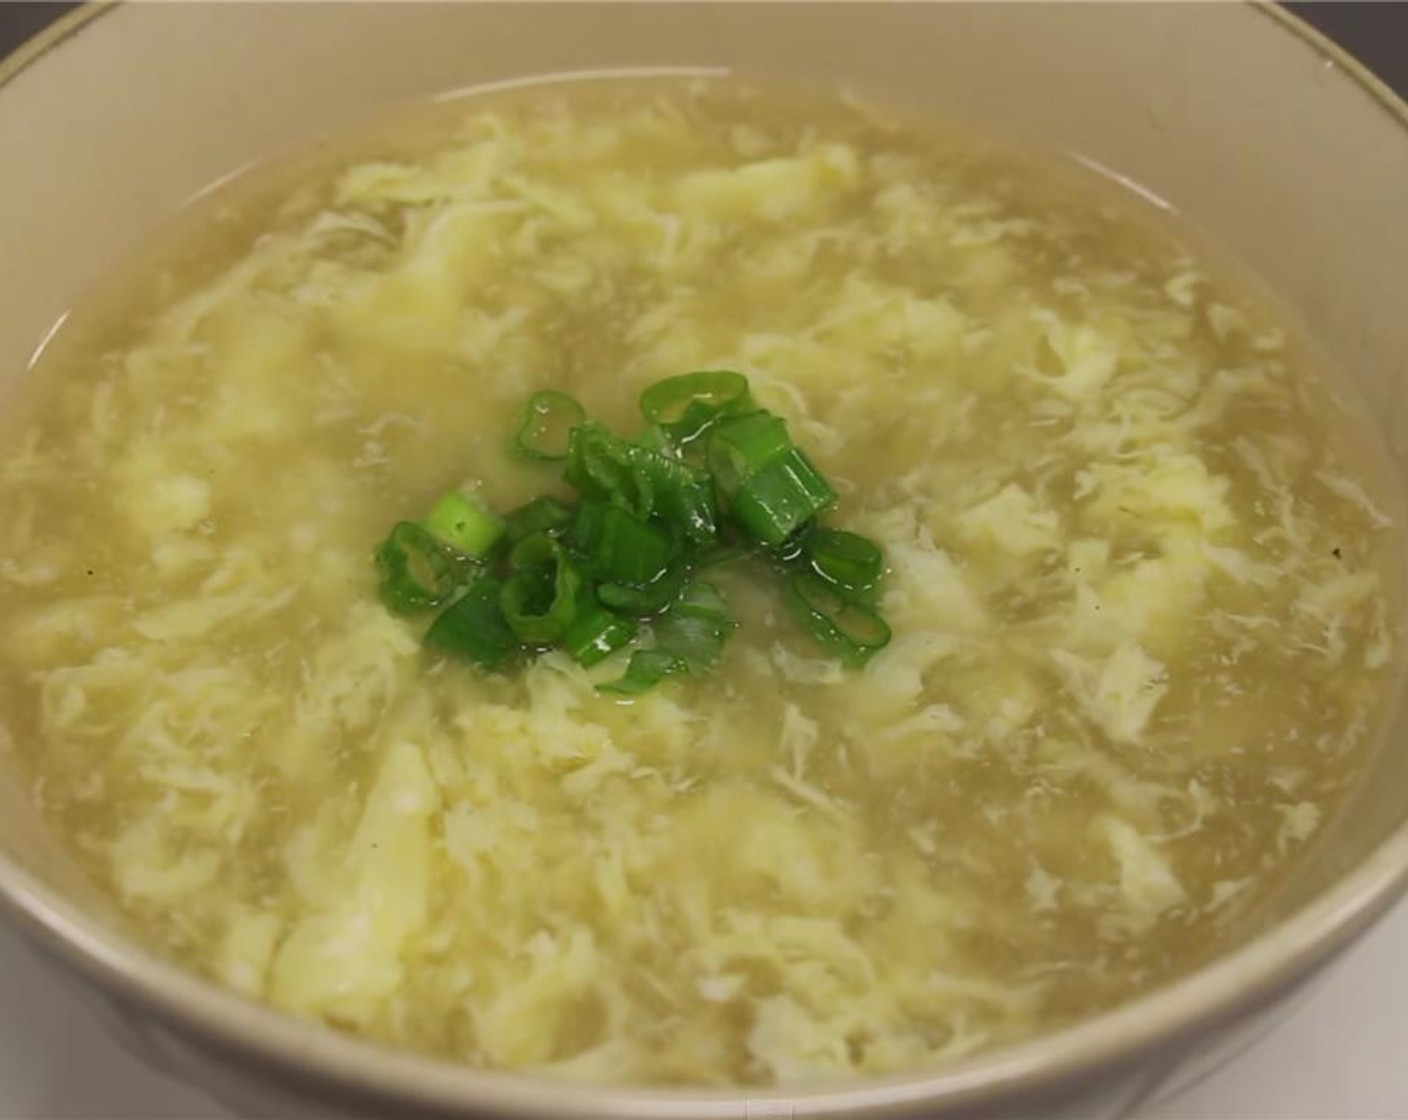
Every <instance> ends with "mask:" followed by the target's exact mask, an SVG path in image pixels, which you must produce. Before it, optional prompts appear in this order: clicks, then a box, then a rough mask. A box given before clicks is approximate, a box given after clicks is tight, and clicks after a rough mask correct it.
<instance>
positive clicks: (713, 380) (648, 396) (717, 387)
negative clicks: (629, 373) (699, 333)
mask: <svg viewBox="0 0 1408 1120" xmlns="http://www.w3.org/2000/svg"><path fill="white" fill-rule="evenodd" d="M748 401H749V396H748V379H747V378H746V377H744V376H743V375H742V374H741V373H734V372H733V371H732V370H727V369H713V370H701V371H699V372H698V373H682V374H680V375H679V376H678V377H667V378H665V379H664V380H663V381H657V382H656V383H655V384H654V385H652V386H650V388H648V389H646V390H645V392H643V393H642V394H641V395H640V411H641V415H643V416H644V417H645V419H646V422H647V423H650V424H675V423H678V422H679V421H680V420H682V419H684V417H685V415H686V413H687V412H688V411H689V409H690V407H691V406H698V408H697V409H696V413H695V415H696V416H699V415H702V412H701V410H707V411H708V412H709V413H711V414H718V413H719V412H722V411H726V410H735V409H739V408H742V407H745V406H746V404H747V403H748Z"/></svg>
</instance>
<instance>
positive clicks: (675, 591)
mask: <svg viewBox="0 0 1408 1120" xmlns="http://www.w3.org/2000/svg"><path fill="white" fill-rule="evenodd" d="M687 578H688V576H687V573H686V571H685V569H683V568H671V569H669V570H667V571H666V572H665V574H664V575H662V576H661V577H660V578H659V579H657V580H655V581H653V582H651V583H647V584H645V585H644V586H643V587H636V586H634V585H633V584H629V583H603V584H601V585H600V586H599V587H597V589H596V593H597V596H598V597H599V598H600V599H601V601H602V602H603V603H605V604H606V605H607V606H608V607H610V608H611V609H612V610H614V611H620V612H621V613H622V614H629V615H634V616H635V617H636V618H643V617H645V616H646V615H652V614H659V613H660V612H661V611H663V610H664V609H665V608H666V607H668V606H669V605H670V604H671V603H673V602H674V601H675V600H676V599H677V598H678V597H679V594H680V591H681V589H682V588H683V587H684V583H685V580H686V579H687Z"/></svg>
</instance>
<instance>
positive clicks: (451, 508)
mask: <svg viewBox="0 0 1408 1120" xmlns="http://www.w3.org/2000/svg"><path fill="white" fill-rule="evenodd" d="M421 524H422V525H423V526H424V527H425V529H426V531H427V532H429V533H430V534H432V535H433V536H434V537H436V538H437V539H438V540H441V541H444V542H445V543H446V544H447V545H449V546H450V547H451V548H453V549H454V550H455V551H456V552H458V553H459V554H460V555H461V556H468V557H470V558H471V559H473V560H482V559H483V558H484V557H485V556H487V555H488V554H489V551H490V549H492V548H493V547H494V545H495V544H496V543H497V542H498V539H499V538H500V537H501V536H503V532H504V523H503V521H502V520H501V519H500V518H498V517H495V516H494V514H492V513H490V512H489V511H488V510H487V509H485V508H484V506H482V505H481V504H480V503H479V501H478V499H476V498H474V497H472V496H471V495H469V494H465V493H462V492H461V491H459V490H451V491H450V492H449V493H448V494H444V495H442V496H441V498H440V500H439V501H437V502H436V503H435V504H434V505H433V506H431V507H430V512H429V513H428V514H426V515H425V518H424V520H422V521H421Z"/></svg>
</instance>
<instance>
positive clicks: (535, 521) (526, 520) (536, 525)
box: [504, 496, 572, 548]
mask: <svg viewBox="0 0 1408 1120" xmlns="http://www.w3.org/2000/svg"><path fill="white" fill-rule="evenodd" d="M571 523H572V511H571V510H570V509H568V508H567V507H566V506H565V505H563V504H562V503H561V502H559V501H558V500H557V499H556V498H549V497H546V496H544V497H541V498H534V499H533V500H532V501H531V502H526V503H524V504H523V505H521V506H519V507H518V508H517V509H515V510H511V511H510V512H509V513H508V514H506V515H505V516H504V539H505V540H506V541H507V542H508V544H509V547H510V548H512V547H513V546H514V545H516V544H517V543H518V542H519V541H521V540H524V539H526V538H528V537H531V536H533V535H534V534H535V533H549V534H551V535H553V536H557V535H559V534H560V533H562V532H563V531H564V530H565V529H566V528H567V526H568V525H570V524H571Z"/></svg>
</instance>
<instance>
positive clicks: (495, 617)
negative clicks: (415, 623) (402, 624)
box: [425, 576, 518, 669]
mask: <svg viewBox="0 0 1408 1120" xmlns="http://www.w3.org/2000/svg"><path fill="white" fill-rule="evenodd" d="M502 594H503V584H501V583H500V582H499V581H498V580H496V579H494V578H493V577H492V576H483V577H481V578H480V579H478V580H476V581H475V582H474V583H473V584H471V585H470V587H469V589H468V590H467V591H466V592H465V593H464V594H463V595H462V596H461V597H460V598H459V599H456V600H455V601H454V602H453V603H451V604H450V605H449V606H448V607H446V608H445V609H444V610H443V611H441V612H440V617H439V618H437V619H436V620H435V621H434V622H433V623H431V625H430V629H429V630H427V631H426V634H425V644H426V645H427V646H429V647H430V648H431V649H438V650H442V651H444V652H445V653H448V654H451V655H452V656H454V657H459V658H463V659H464V660H466V661H470V662H473V663H474V664H476V665H480V666H482V667H483V668H485V669H498V668H501V667H502V666H503V664H504V663H505V662H506V661H507V660H508V658H509V655H510V654H512V653H513V651H514V649H515V647H516V646H517V645H518V642H517V640H516V638H515V637H514V633H513V630H512V629H510V627H509V625H508V622H507V620H506V619H505V618H504V615H503V610H502V609H501V608H500V606H499V599H500V596H501V595H502Z"/></svg>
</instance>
